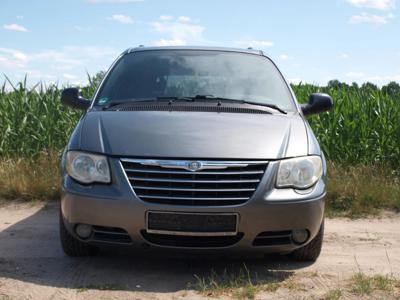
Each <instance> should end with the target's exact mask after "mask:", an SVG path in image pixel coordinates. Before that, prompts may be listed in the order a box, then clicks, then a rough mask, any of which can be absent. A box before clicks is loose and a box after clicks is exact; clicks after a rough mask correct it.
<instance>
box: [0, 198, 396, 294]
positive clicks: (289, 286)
mask: <svg viewBox="0 0 400 300" xmlns="http://www.w3.org/2000/svg"><path fill="white" fill-rule="evenodd" d="M57 211H58V203H50V204H47V205H44V204H16V203H13V204H7V205H2V206H0V299H110V298H123V299H179V298H182V299H183V298H185V299H200V298H203V297H207V294H204V293H199V292H197V291H195V288H194V287H195V286H196V282H197V279H196V278H195V275H197V276H200V277H203V276H204V277H207V276H209V274H210V272H211V270H215V271H216V272H217V273H218V272H220V271H221V270H225V269H228V270H232V272H235V270H238V269H240V268H242V267H243V265H244V264H245V265H246V268H247V269H248V271H249V273H250V275H251V277H252V281H253V283H255V284H257V283H258V282H268V280H273V281H277V282H278V283H279V286H280V287H279V289H278V290H277V291H274V292H267V291H265V290H264V291H261V292H259V293H258V294H257V296H256V298H257V299H258V298H260V299H276V298H283V299H285V298H291V299H296V298H304V297H305V298H315V299H321V298H324V295H326V293H328V292H329V291H331V290H332V289H335V288H337V287H343V286H346V284H348V283H347V282H348V281H349V278H351V277H352V276H353V275H354V274H355V272H358V271H362V272H364V273H366V274H371V275H372V274H393V275H394V276H396V277H397V278H400V234H399V232H400V216H399V215H397V216H396V215H391V216H389V217H385V218H380V219H363V220H355V221H353V220H347V219H329V220H327V222H326V229H325V230H326V235H325V241H324V247H323V251H322V254H321V256H320V258H319V260H318V261H317V262H316V263H314V264H301V263H293V262H291V261H289V260H287V259H286V258H285V257H281V256H267V257H265V258H262V259H260V258H259V259H237V258H236V259H232V258H225V259H221V258H218V259H209V258H205V257H203V258H200V259H194V258H187V257H181V256H179V255H175V257H171V256H166V257H164V256H163V255H150V256H149V255H148V254H147V253H146V252H145V251H143V250H141V251H140V252H135V253H132V251H129V252H127V251H105V252H102V254H101V255H100V256H98V257H94V258H69V257H67V256H65V255H64V254H63V252H62V250H61V247H60V244H59V238H58V224H57V222H58V218H57ZM396 293H397V292H392V294H391V295H392V297H393V299H400V295H399V294H396ZM230 296H231V295H230ZM344 296H345V298H347V297H348V298H357V296H354V295H351V294H344ZM218 297H225V298H228V297H229V295H226V294H225V295H220V296H218ZM397 297H399V298H397ZM384 298H386V296H385V297H384Z"/></svg>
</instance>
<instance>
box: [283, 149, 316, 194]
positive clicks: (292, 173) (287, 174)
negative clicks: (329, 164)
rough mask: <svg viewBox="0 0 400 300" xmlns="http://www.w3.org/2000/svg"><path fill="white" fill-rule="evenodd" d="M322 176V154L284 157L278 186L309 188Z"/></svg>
mask: <svg viewBox="0 0 400 300" xmlns="http://www.w3.org/2000/svg"><path fill="white" fill-rule="evenodd" d="M321 176H322V159H321V157H320V156H317V155H312V156H302V157H296V158H290V159H283V160H281V161H280V162H279V169H278V176H277V178H276V187H277V188H287V187H292V188H295V189H307V188H309V187H311V186H313V185H314V184H315V183H316V182H317V181H318V180H319V179H320V178H321Z"/></svg>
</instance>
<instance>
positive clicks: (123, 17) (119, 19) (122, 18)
mask: <svg viewBox="0 0 400 300" xmlns="http://www.w3.org/2000/svg"><path fill="white" fill-rule="evenodd" d="M108 19H109V20H111V21H115V22H119V23H123V24H132V23H133V19H132V18H131V17H130V16H126V15H112V16H111V17H108Z"/></svg>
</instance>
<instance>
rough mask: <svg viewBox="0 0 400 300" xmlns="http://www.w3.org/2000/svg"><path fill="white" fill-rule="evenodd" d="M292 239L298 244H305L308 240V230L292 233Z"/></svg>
mask: <svg viewBox="0 0 400 300" xmlns="http://www.w3.org/2000/svg"><path fill="white" fill-rule="evenodd" d="M292 239H293V241H294V242H295V243H296V244H303V243H305V242H306V241H307V239H308V230H307V229H295V230H293V231H292Z"/></svg>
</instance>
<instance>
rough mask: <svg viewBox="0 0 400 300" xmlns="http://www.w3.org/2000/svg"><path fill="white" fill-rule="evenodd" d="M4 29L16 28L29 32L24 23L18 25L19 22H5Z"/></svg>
mask: <svg viewBox="0 0 400 300" xmlns="http://www.w3.org/2000/svg"><path fill="white" fill-rule="evenodd" d="M3 28H4V29H7V30H14V31H20V32H28V29H26V28H25V27H24V26H22V25H18V24H4V25H3Z"/></svg>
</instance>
